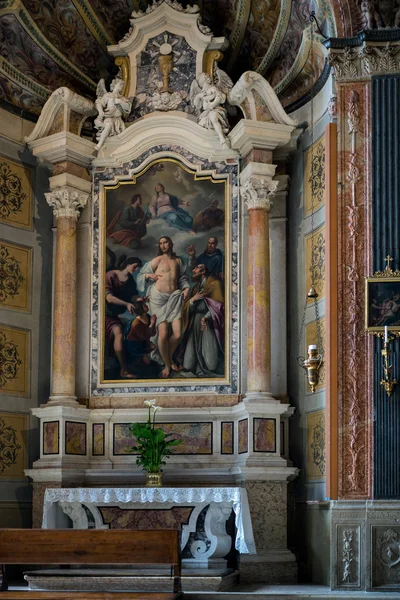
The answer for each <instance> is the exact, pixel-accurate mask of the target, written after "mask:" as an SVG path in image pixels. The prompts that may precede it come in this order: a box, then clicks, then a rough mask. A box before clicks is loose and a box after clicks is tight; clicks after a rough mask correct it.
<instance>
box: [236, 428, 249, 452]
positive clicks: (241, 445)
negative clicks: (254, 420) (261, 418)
mask: <svg viewBox="0 0 400 600" xmlns="http://www.w3.org/2000/svg"><path fill="white" fill-rule="evenodd" d="M248 451H249V420H248V419H241V420H240V421H239V422H238V453H239V454H244V453H245V452H248Z"/></svg>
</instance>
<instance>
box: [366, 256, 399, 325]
mask: <svg viewBox="0 0 400 600" xmlns="http://www.w3.org/2000/svg"><path fill="white" fill-rule="evenodd" d="M392 260H393V259H392V258H391V257H390V256H387V257H386V258H385V261H386V262H387V265H386V267H385V269H384V270H383V271H376V272H375V273H374V275H373V276H372V277H366V278H365V329H366V331H368V332H369V333H373V334H377V335H383V333H384V331H385V327H388V328H389V329H390V331H393V332H396V331H398V332H400V271H393V270H392V268H391V267H390V262H391V261H392Z"/></svg>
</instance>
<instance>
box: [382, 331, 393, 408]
mask: <svg viewBox="0 0 400 600" xmlns="http://www.w3.org/2000/svg"><path fill="white" fill-rule="evenodd" d="M392 339H393V338H387V337H385V341H384V343H383V350H381V353H382V356H383V373H384V376H383V379H381V385H383V387H384V388H385V392H386V393H387V395H388V396H389V397H390V396H391V395H392V392H393V388H394V386H395V385H396V384H397V380H396V379H392V370H393V365H391V364H390V356H391V354H392V351H391V350H390V349H389V344H390V341H391V340H392Z"/></svg>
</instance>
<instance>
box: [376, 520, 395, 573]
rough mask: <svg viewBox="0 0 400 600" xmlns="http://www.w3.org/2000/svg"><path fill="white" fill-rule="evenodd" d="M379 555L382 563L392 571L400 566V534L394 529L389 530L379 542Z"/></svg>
mask: <svg viewBox="0 0 400 600" xmlns="http://www.w3.org/2000/svg"><path fill="white" fill-rule="evenodd" d="M377 546H378V554H379V558H380V560H381V561H382V563H383V564H384V565H385V566H386V567H389V568H390V569H392V568H393V567H395V566H397V565H399V564H400V539H399V534H398V533H397V532H396V531H394V530H393V529H387V530H386V531H385V532H384V533H383V534H382V535H381V537H380V538H379V539H378V540H377Z"/></svg>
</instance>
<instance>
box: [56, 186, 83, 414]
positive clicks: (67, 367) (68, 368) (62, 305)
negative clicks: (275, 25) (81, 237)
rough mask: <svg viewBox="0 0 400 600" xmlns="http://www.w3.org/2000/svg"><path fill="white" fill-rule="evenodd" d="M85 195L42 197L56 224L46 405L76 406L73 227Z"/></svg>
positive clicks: (64, 192) (69, 191) (66, 192)
mask: <svg viewBox="0 0 400 600" xmlns="http://www.w3.org/2000/svg"><path fill="white" fill-rule="evenodd" d="M88 195H89V194H88V193H83V192H82V191H80V190H77V189H74V188H71V187H69V186H64V187H62V188H57V189H54V190H53V191H51V192H49V193H47V194H46V200H47V202H48V204H49V205H50V206H51V207H52V208H53V211H54V215H55V217H56V220H57V234H56V240H57V241H56V256H55V266H54V307H53V354H52V385H51V395H50V400H49V402H48V404H59V405H71V404H72V405H77V404H78V403H77V401H76V396H75V355H76V224H77V221H78V218H79V215H80V210H81V209H82V208H83V207H84V206H85V205H86V202H87V199H88Z"/></svg>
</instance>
